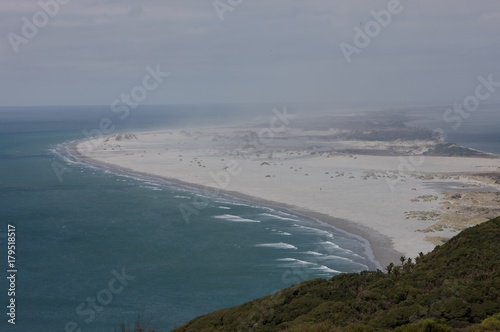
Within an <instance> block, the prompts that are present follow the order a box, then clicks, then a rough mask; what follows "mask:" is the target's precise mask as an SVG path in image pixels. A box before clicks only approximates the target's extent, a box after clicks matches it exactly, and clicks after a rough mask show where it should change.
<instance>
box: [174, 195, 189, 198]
mask: <svg viewBox="0 0 500 332" xmlns="http://www.w3.org/2000/svg"><path fill="white" fill-rule="evenodd" d="M174 198H185V199H191V198H192V197H189V196H183V195H175V196H174Z"/></svg>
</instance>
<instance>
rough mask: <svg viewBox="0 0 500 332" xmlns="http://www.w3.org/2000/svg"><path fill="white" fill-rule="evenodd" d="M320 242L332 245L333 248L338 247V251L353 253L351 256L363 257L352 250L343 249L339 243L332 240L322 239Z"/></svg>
mask: <svg viewBox="0 0 500 332" xmlns="http://www.w3.org/2000/svg"><path fill="white" fill-rule="evenodd" d="M321 244H323V245H328V246H330V247H333V248H335V249H338V250H340V251H343V252H346V253H348V254H350V255H353V256H356V257H359V258H363V259H364V257H363V256H360V255H358V254H356V253H355V252H354V251H352V250H349V249H345V248H341V247H340V246H339V245H337V244H335V243H333V242H330V241H324V242H321Z"/></svg>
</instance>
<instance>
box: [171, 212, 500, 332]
mask: <svg viewBox="0 0 500 332" xmlns="http://www.w3.org/2000/svg"><path fill="white" fill-rule="evenodd" d="M499 263H500V217H498V218H495V219H492V220H490V221H488V222H485V223H483V224H480V225H477V226H474V227H471V228H468V229H466V230H464V231H463V232H461V233H460V234H459V235H457V236H455V237H454V238H452V239H451V240H449V241H448V242H447V243H445V244H444V245H442V246H438V247H436V248H435V249H434V250H433V251H432V252H430V253H429V254H426V255H424V254H420V255H419V256H418V257H416V258H407V257H401V259H400V261H399V262H394V263H391V264H389V265H388V266H387V267H386V270H385V271H380V270H378V271H365V272H361V273H358V274H354V273H349V274H341V275H337V276H335V277H333V278H332V279H330V280H325V279H314V280H309V281H305V282H302V283H299V284H297V285H294V286H292V287H289V288H287V289H284V290H282V291H280V292H278V293H276V294H273V295H271V296H268V297H264V298H261V299H257V300H254V301H250V302H248V303H245V304H242V305H239V306H236V307H233V308H228V309H223V310H219V311H216V312H214V313H210V314H207V315H205V316H202V317H199V318H196V319H194V320H192V321H190V322H188V323H186V324H184V325H182V326H180V327H178V328H177V329H175V330H174V331H176V332H189V331H196V332H199V331H262V332H267V331H289V332H299V331H300V332H302V331H311V332H329V331H387V330H395V331H500V264H499Z"/></svg>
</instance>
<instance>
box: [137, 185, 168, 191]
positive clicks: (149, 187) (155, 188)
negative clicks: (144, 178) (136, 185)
mask: <svg viewBox="0 0 500 332" xmlns="http://www.w3.org/2000/svg"><path fill="white" fill-rule="evenodd" d="M141 188H146V189H153V190H157V191H162V190H163V189H162V188H158V187H154V186H141Z"/></svg>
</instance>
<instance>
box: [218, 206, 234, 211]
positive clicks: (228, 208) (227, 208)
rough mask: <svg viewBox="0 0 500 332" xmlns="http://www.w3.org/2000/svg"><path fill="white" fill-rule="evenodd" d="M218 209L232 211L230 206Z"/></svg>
mask: <svg viewBox="0 0 500 332" xmlns="http://www.w3.org/2000/svg"><path fill="white" fill-rule="evenodd" d="M218 208H219V209H222V210H231V208H230V207H229V206H218Z"/></svg>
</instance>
